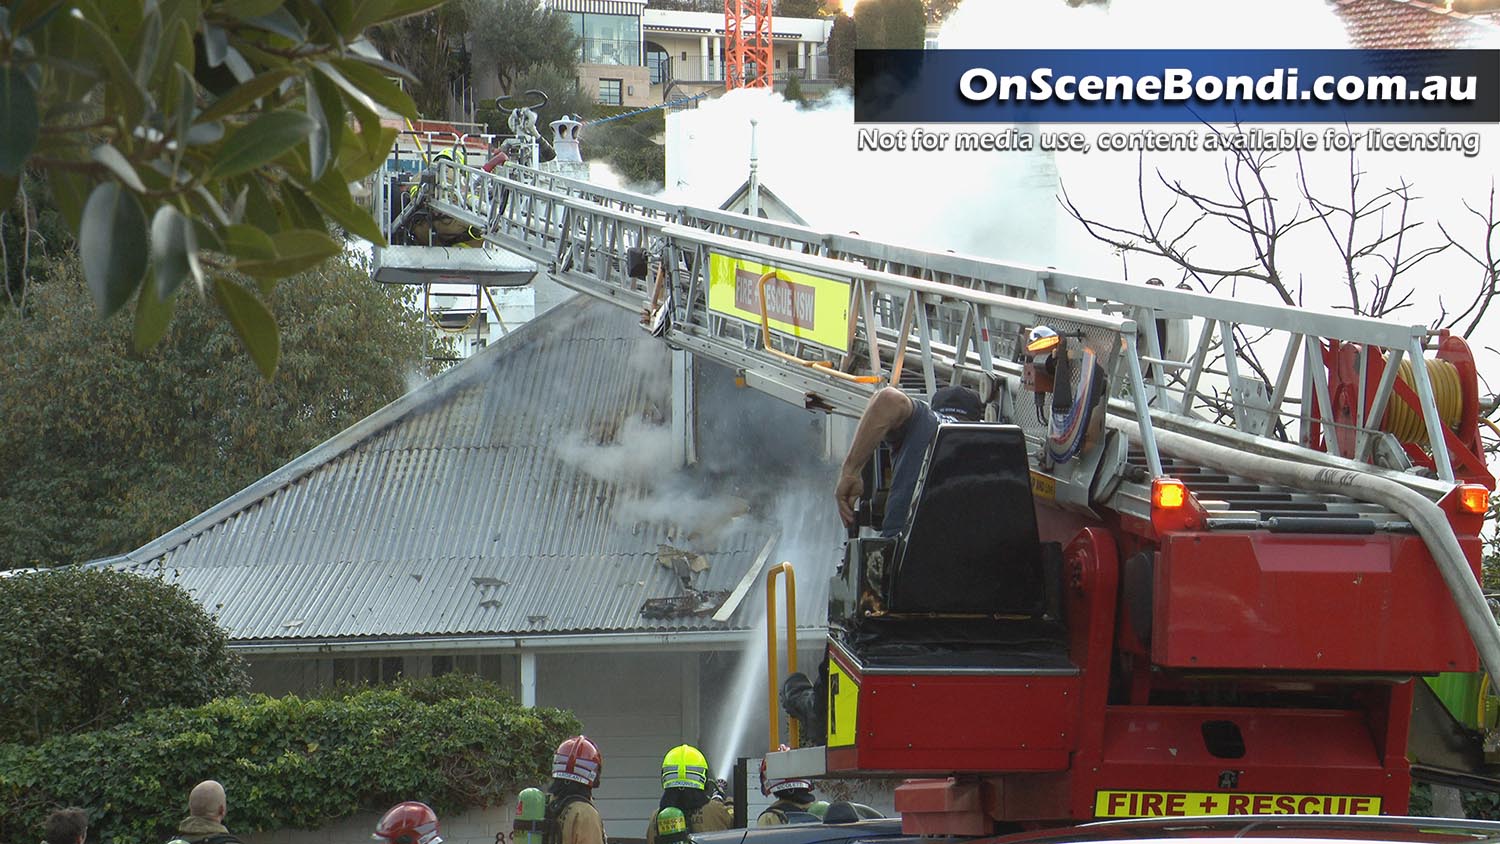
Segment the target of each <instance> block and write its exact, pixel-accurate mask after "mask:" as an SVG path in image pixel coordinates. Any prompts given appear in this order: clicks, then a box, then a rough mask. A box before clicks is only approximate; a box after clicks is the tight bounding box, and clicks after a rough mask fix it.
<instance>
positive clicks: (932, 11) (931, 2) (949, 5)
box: [922, 0, 1077, 23]
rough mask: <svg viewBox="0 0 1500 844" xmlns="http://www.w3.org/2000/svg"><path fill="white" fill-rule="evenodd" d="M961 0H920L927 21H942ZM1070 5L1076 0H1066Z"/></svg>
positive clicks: (1074, 3)
mask: <svg viewBox="0 0 1500 844" xmlns="http://www.w3.org/2000/svg"><path fill="white" fill-rule="evenodd" d="M960 2H962V0H922V6H923V8H924V9H925V10H926V13H927V22H928V23H942V21H943V20H944V19H945V18H947V17H948V16H949V15H951V14H953V10H955V9H957V8H958V4H959V3H960ZM1068 2H1069V3H1070V4H1072V5H1077V2H1076V0H1068Z"/></svg>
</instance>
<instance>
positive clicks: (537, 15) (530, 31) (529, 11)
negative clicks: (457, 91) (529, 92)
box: [465, 0, 579, 93]
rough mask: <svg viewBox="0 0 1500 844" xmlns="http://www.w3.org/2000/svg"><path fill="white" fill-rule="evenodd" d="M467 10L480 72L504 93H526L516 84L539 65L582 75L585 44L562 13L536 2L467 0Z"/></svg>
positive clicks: (527, 0) (533, 0) (470, 36)
mask: <svg viewBox="0 0 1500 844" xmlns="http://www.w3.org/2000/svg"><path fill="white" fill-rule="evenodd" d="M465 9H466V10H467V15H468V19H469V39H470V46H471V47H472V49H473V58H472V63H473V68H474V73H475V74H476V75H478V74H484V73H488V74H492V75H493V76H494V78H495V79H496V80H498V81H499V83H500V89H501V90H502V91H505V92H507V93H519V92H520V91H523V90H525V89H523V88H520V87H518V86H517V85H516V80H517V78H518V77H519V76H520V75H521V74H522V73H524V72H526V71H527V70H529V69H531V68H533V67H536V66H537V65H547V66H550V67H554V68H556V69H557V70H558V72H560V73H562V74H563V75H564V76H565V77H567V78H572V77H573V76H574V75H575V74H576V71H577V68H578V49H579V39H578V36H577V35H575V34H574V33H573V29H572V27H571V26H570V25H569V23H568V17H567V15H565V14H563V13H562V12H559V11H556V10H554V9H550V8H545V7H543V6H542V5H541V4H539V3H537V2H536V0H465Z"/></svg>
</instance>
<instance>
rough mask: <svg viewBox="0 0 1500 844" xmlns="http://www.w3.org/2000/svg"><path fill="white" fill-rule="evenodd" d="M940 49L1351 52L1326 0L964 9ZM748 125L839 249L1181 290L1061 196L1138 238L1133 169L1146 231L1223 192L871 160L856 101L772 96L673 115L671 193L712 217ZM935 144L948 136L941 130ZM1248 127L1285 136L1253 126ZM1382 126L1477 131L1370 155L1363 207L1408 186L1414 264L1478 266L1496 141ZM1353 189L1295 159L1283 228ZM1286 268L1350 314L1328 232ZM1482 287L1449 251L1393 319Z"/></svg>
mask: <svg viewBox="0 0 1500 844" xmlns="http://www.w3.org/2000/svg"><path fill="white" fill-rule="evenodd" d="M939 44H940V46H941V47H943V48H974V49H978V48H995V49H1005V48H1028V49H1048V48H1100V49H1103V48H1159V49H1172V48H1283V49H1300V48H1342V47H1347V46H1349V39H1348V35H1347V33H1346V31H1345V28H1344V25H1343V23H1342V21H1340V20H1339V18H1338V17H1337V16H1336V15H1335V14H1334V13H1333V11H1332V8H1331V7H1330V5H1329V4H1327V3H1326V2H1324V0H1265V1H1264V2H1258V3H1244V2H1241V0H1111V2H1109V3H1107V4H1086V5H1081V6H1077V7H1074V6H1070V5H1068V3H1067V2H1065V0H969V1H968V2H966V3H964V4H963V5H962V6H961V7H960V8H959V9H957V10H956V11H955V12H954V13H953V14H952V15H951V16H950V17H949V18H948V20H947V21H946V22H945V24H944V26H943V28H942V31H941V34H940V36H939ZM751 118H755V119H756V120H758V152H759V158H760V175H761V180H762V184H764V185H765V186H766V187H769V188H770V189H771V190H772V191H773V192H774V193H775V194H776V195H777V196H779V197H781V198H782V199H783V200H785V201H786V202H787V204H788V205H790V206H791V207H792V208H793V209H794V210H796V211H797V212H798V213H799V214H801V215H802V216H803V217H804V218H805V219H806V220H807V221H808V223H809V225H811V226H812V227H813V228H815V229H818V230H821V231H824V232H830V233H836V234H841V233H846V232H851V231H856V232H859V233H860V234H861V235H863V236H865V237H868V238H871V239H875V240H881V241H885V242H890V243H895V244H905V245H913V246H918V247H921V248H926V249H930V250H935V251H943V250H951V251H956V252H960V253H968V254H975V255H980V256H983V257H989V258H994V259H998V260H1003V261H1007V262H1012V263H1021V264H1033V265H1044V266H1054V267H1058V268H1059V269H1062V270H1065V271H1072V272H1077V273H1081V274H1088V275H1098V276H1103V277H1106V278H1120V277H1122V276H1126V275H1127V273H1128V278H1129V280H1132V281H1137V282H1144V281H1145V280H1146V279H1148V278H1151V277H1160V278H1163V279H1165V280H1166V281H1167V282H1168V283H1172V282H1175V281H1176V280H1178V278H1179V277H1180V271H1178V270H1177V269H1176V268H1174V267H1172V266H1169V265H1167V264H1166V263H1165V262H1160V261H1157V262H1153V261H1150V260H1147V259H1143V258H1141V257H1139V256H1134V257H1128V260H1127V261H1124V262H1122V259H1121V256H1119V255H1117V254H1115V253H1114V252H1113V251H1112V250H1111V249H1110V248H1109V247H1107V246H1105V245H1103V244H1101V243H1099V242H1098V241H1096V240H1094V239H1093V238H1091V237H1090V236H1089V235H1088V234H1087V233H1086V232H1084V231H1083V228H1082V226H1080V225H1079V224H1078V223H1077V222H1076V221H1075V220H1073V219H1072V218H1071V217H1069V216H1068V215H1067V214H1066V213H1065V211H1064V210H1063V209H1062V207H1061V205H1060V203H1059V201H1058V199H1059V188H1060V187H1066V190H1067V192H1068V195H1069V196H1070V197H1071V199H1072V200H1073V201H1074V202H1075V203H1076V204H1077V205H1078V206H1079V207H1080V208H1081V209H1082V211H1083V212H1084V214H1085V215H1086V216H1087V217H1089V218H1091V219H1095V220H1100V221H1104V222H1109V223H1113V224H1116V225H1119V226H1120V227H1122V228H1127V229H1129V228H1133V227H1138V226H1139V225H1140V215H1141V212H1140V193H1141V190H1140V186H1139V184H1138V168H1139V169H1140V172H1141V174H1142V178H1140V179H1139V181H1140V182H1143V183H1144V185H1145V196H1146V203H1147V205H1148V207H1149V209H1150V211H1151V214H1152V215H1153V217H1154V216H1157V215H1159V214H1160V213H1161V212H1162V211H1163V210H1165V209H1166V207H1167V206H1168V205H1169V204H1170V201H1171V196H1170V195H1169V194H1168V191H1167V189H1166V188H1165V187H1164V186H1163V184H1162V181H1161V180H1162V179H1165V180H1166V181H1167V182H1181V183H1182V184H1183V185H1184V186H1186V187H1187V188H1188V189H1190V190H1192V191H1194V192H1196V193H1200V194H1204V195H1209V196H1215V197H1222V196H1224V195H1225V194H1226V193H1227V190H1226V188H1225V178H1224V168H1225V162H1226V156H1225V155H1224V154H1222V153H1218V152H1207V151H1199V152H1172V153H1149V152H1148V153H1145V154H1143V155H1141V156H1139V157H1138V155H1137V154H1136V153H1132V152H1099V151H1097V150H1095V151H1091V152H1088V153H1058V154H1056V155H1055V156H1054V155H1052V154H1051V153H1042V152H1015V151H1006V152H986V153H976V152H964V153H957V152H947V153H932V152H913V151H892V152H877V151H860V150H858V149H857V134H858V130H859V128H860V125H858V124H855V123H854V119H853V108H852V104H851V103H850V101H849V99H848V97H847V96H840V95H834V96H832V97H829V98H827V99H826V100H825V101H824V102H823V103H822V104H821V105H820V106H818V107H816V108H812V109H806V108H798V107H797V106H796V105H795V104H792V103H788V102H786V101H784V100H783V99H781V98H780V97H778V96H776V95H774V94H767V93H765V92H761V91H735V92H731V93H730V94H727V95H726V96H724V97H722V98H720V99H719V100H716V101H711V102H709V103H706V104H705V105H703V106H702V107H701V108H698V109H696V110H694V111H689V112H682V113H679V114H674V115H671V116H669V119H668V160H667V195H668V196H669V197H671V198H673V199H674V200H677V201H683V202H686V203H691V204H694V205H699V206H705V205H707V206H717V205H718V204H719V203H721V202H722V201H723V200H724V199H726V198H727V197H728V196H729V195H730V194H731V193H732V192H733V191H734V190H735V189H736V188H737V187H738V186H739V185H741V184H742V183H743V182H744V181H745V179H746V177H747V176H748V172H749V153H750V119H751ZM865 125H866V126H868V125H867V124H865ZM886 128H892V129H896V128H910V127H905V126H899V127H898V126H891V127H886ZM927 128H929V129H931V130H934V131H942V130H944V129H945V128H947V127H943V126H933V127H927ZM964 128H987V129H990V130H998V129H1002V128H1004V127H1003V126H997V125H991V126H989V127H975V126H966V127H964ZM1036 128H1037V127H1035V126H1032V127H1025V130H1026V131H1036ZM1046 128H1047V129H1048V130H1053V129H1056V130H1077V131H1081V132H1084V133H1086V134H1087V135H1088V136H1090V137H1091V138H1092V137H1094V136H1095V135H1097V133H1099V132H1102V131H1126V132H1130V131H1140V130H1159V131H1192V132H1195V133H1199V134H1203V133H1206V132H1208V131H1209V130H1208V128H1207V127H1204V126H1201V125H1197V126H1195V125H1191V124H1154V125H1152V124H1130V125H1104V124H1080V125H1076V126H1052V125H1049V126H1048V127H1046ZM1221 128H1223V127H1221ZM1228 128H1233V127H1228ZM1245 128H1246V129H1249V128H1260V129H1268V130H1272V131H1274V130H1276V129H1280V128H1291V127H1281V126H1274V125H1265V124H1255V125H1254V126H1251V125H1247V126H1246V127H1245ZM1302 128H1304V129H1308V130H1311V131H1313V132H1316V133H1318V134H1320V135H1321V133H1322V132H1323V131H1324V130H1326V129H1328V128H1336V129H1338V130H1339V131H1345V130H1348V131H1352V132H1355V133H1360V134H1362V133H1363V132H1364V131H1366V130H1367V129H1368V128H1370V127H1367V126H1360V125H1355V126H1349V127H1346V126H1337V127H1330V126H1325V125H1322V124H1305V125H1303V127H1302ZM1380 128H1383V129H1387V130H1391V129H1402V130H1409V131H1417V132H1424V131H1431V130H1434V129H1437V128H1447V129H1449V130H1450V131H1479V132H1480V133H1481V135H1482V137H1481V141H1482V145H1481V151H1480V154H1479V155H1477V156H1474V157H1465V156H1464V155H1463V154H1461V153H1459V152H1429V153H1419V152H1368V151H1361V152H1359V153H1358V159H1357V169H1358V171H1359V172H1360V174H1361V175H1360V179H1361V191H1362V192H1363V193H1365V195H1367V196H1374V195H1376V194H1377V193H1378V192H1379V191H1381V190H1384V189H1387V188H1395V187H1399V186H1400V185H1401V184H1403V183H1405V184H1407V185H1410V186H1412V190H1411V194H1412V196H1413V197H1415V202H1414V203H1413V204H1412V205H1411V207H1410V208H1409V211H1408V222H1412V221H1421V223H1422V224H1421V225H1420V226H1419V227H1418V228H1416V229H1415V230H1414V231H1413V232H1412V233H1411V235H1410V236H1409V241H1408V244H1407V248H1406V249H1405V252H1406V254H1408V255H1410V254H1413V253H1414V252H1415V250H1417V249H1420V248H1422V247H1424V246H1432V245H1436V244H1439V243H1441V242H1442V232H1440V231H1439V230H1438V223H1439V222H1440V221H1441V222H1442V224H1443V225H1444V226H1446V227H1447V228H1448V230H1449V231H1450V232H1451V233H1453V234H1454V235H1455V236H1457V237H1460V238H1461V239H1464V240H1465V241H1466V245H1468V246H1469V247H1470V248H1471V249H1474V250H1475V251H1476V252H1478V253H1479V254H1483V252H1482V250H1483V246H1484V234H1485V233H1484V231H1483V227H1482V225H1481V224H1480V223H1479V221H1478V220H1476V219H1474V218H1473V216H1472V215H1471V214H1470V213H1469V211H1468V210H1467V209H1466V206H1468V207H1474V208H1481V209H1482V208H1486V207H1488V205H1489V193H1490V188H1491V185H1492V184H1493V180H1494V173H1495V170H1496V163H1497V162H1496V150H1497V148H1500V146H1497V145H1500V134H1497V132H1496V131H1495V128H1494V127H1491V126H1480V125H1478V124H1469V125H1465V126H1448V127H1435V126H1426V125H1414V124H1408V125H1403V126H1399V127H1397V126H1385V127H1380ZM1349 173H1350V162H1349V159H1348V156H1347V154H1345V153H1337V152H1331V151H1321V150H1320V151H1316V152H1311V153H1304V154H1303V165H1302V166H1299V165H1298V161H1297V159H1296V157H1295V156H1294V155H1292V154H1286V155H1283V156H1281V157H1280V158H1279V159H1278V161H1277V163H1276V166H1275V167H1274V168H1273V169H1272V170H1271V171H1270V172H1269V187H1270V190H1271V192H1272V194H1273V196H1275V197H1276V200H1275V201H1276V205H1277V213H1278V215H1279V216H1280V217H1281V219H1283V220H1287V219H1290V218H1291V217H1292V216H1293V215H1298V214H1300V215H1303V216H1308V215H1310V214H1311V213H1312V212H1311V210H1310V208H1309V203H1308V201H1307V200H1306V199H1305V198H1304V197H1303V195H1302V187H1301V184H1302V181H1303V180H1304V179H1305V180H1306V184H1307V187H1308V188H1309V189H1310V191H1311V192H1312V193H1313V195H1314V196H1316V197H1318V198H1319V199H1323V200H1332V201H1337V200H1339V199H1344V200H1345V201H1346V200H1347V193H1348V189H1349ZM1158 174H1160V175H1158ZM1397 210H1398V209H1397V207H1396V206H1392V207H1391V208H1390V209H1389V210H1388V212H1387V213H1386V214H1385V215H1384V217H1383V218H1381V217H1379V216H1376V217H1371V218H1370V219H1369V220H1368V221H1367V222H1366V223H1365V224H1364V227H1365V232H1364V234H1365V238H1364V239H1366V240H1371V239H1374V238H1375V237H1378V236H1379V235H1378V234H1377V232H1380V231H1381V230H1382V229H1381V227H1382V226H1383V227H1384V229H1383V230H1384V231H1385V232H1389V231H1392V230H1394V228H1395V227H1396V226H1397V225H1399V223H1398V222H1397V220H1396V212H1397ZM1177 219H1178V222H1177V223H1176V224H1175V225H1176V227H1177V228H1176V230H1180V229H1181V228H1182V227H1185V226H1186V225H1187V224H1188V223H1190V222H1191V220H1192V216H1184V215H1183V214H1182V212H1180V211H1179V212H1178V218H1177ZM1192 240H1193V241H1194V242H1195V243H1197V244H1198V245H1197V252H1196V253H1195V256H1196V257H1200V258H1203V259H1204V260H1205V262H1208V263H1212V264H1214V265H1218V266H1226V267H1232V266H1242V265H1244V264H1246V263H1248V262H1249V261H1251V260H1253V258H1254V254H1253V251H1252V247H1251V245H1250V244H1249V242H1248V241H1247V239H1246V238H1245V237H1244V236H1243V235H1242V234H1237V233H1235V232H1233V231H1231V230H1229V229H1228V227H1227V226H1226V225H1225V224H1222V223H1221V224H1219V227H1218V230H1215V229H1214V225H1213V224H1212V223H1211V222H1210V223H1205V224H1202V225H1200V226H1199V227H1198V228H1197V229H1195V231H1194V234H1193V238H1192ZM1279 258H1280V261H1279V263H1280V264H1281V265H1282V267H1283V268H1284V270H1285V271H1286V273H1287V274H1288V276H1289V277H1290V278H1291V280H1292V283H1293V285H1294V286H1299V285H1300V292H1301V295H1302V296H1303V297H1304V298H1303V301H1304V302H1305V304H1306V305H1308V306H1310V307H1313V308H1316V309H1319V310H1332V309H1334V308H1338V307H1341V306H1346V305H1347V303H1348V293H1347V285H1346V283H1345V280H1344V276H1343V269H1342V264H1341V261H1340V260H1339V259H1338V257H1337V255H1336V253H1335V252H1334V251H1333V249H1332V248H1331V242H1330V241H1329V236H1328V232H1327V231H1326V229H1324V228H1323V227H1322V225H1321V224H1320V223H1317V222H1313V223H1311V224H1308V225H1305V226H1303V227H1302V228H1301V229H1300V230H1298V231H1296V232H1294V233H1293V234H1292V235H1289V236H1288V237H1287V238H1286V241H1285V242H1284V243H1283V245H1282V251H1281V254H1280V255H1279ZM1368 263H1374V262H1373V261H1372V262H1368ZM1365 269H1367V270H1374V269H1376V267H1374V266H1367V267H1366V268H1365ZM1481 278H1482V274H1481V271H1480V270H1479V269H1478V268H1477V267H1474V266H1473V265H1472V264H1470V263H1469V262H1468V261H1467V259H1466V258H1464V256H1463V255H1462V254H1461V253H1459V252H1458V251H1457V250H1452V249H1450V250H1448V251H1447V252H1445V253H1443V254H1442V255H1439V256H1437V257H1436V258H1433V259H1429V260H1427V261H1425V262H1424V263H1423V264H1422V265H1421V266H1420V267H1419V268H1418V269H1416V270H1414V271H1413V272H1411V273H1410V274H1409V275H1408V279H1409V284H1410V285H1411V287H1412V288H1414V289H1415V290H1416V294H1415V295H1414V297H1413V300H1412V306H1411V307H1410V308H1408V309H1406V310H1403V311H1401V312H1399V313H1398V314H1397V315H1395V316H1394V317H1393V318H1395V319H1397V320H1398V321H1400V322H1403V323H1422V322H1427V321H1430V320H1432V319H1434V318H1436V317H1437V316H1438V315H1439V314H1440V313H1441V312H1442V311H1444V310H1446V311H1448V312H1453V311H1456V310H1458V309H1460V308H1461V307H1462V304H1463V303H1466V302H1467V300H1468V298H1470V297H1471V296H1472V293H1473V291H1474V289H1475V287H1476V285H1477V284H1478V283H1479V281H1480V280H1481ZM1225 293H1226V295H1230V294H1229V292H1228V291H1225ZM1232 295H1234V296H1236V297H1237V298H1247V299H1252V300H1260V301H1276V299H1275V298H1274V296H1273V295H1272V293H1271V291H1270V290H1269V289H1268V288H1265V287H1264V285H1258V284H1255V283H1241V284H1239V285H1237V286H1236V288H1235V290H1234V291H1233V293H1232ZM1496 363H1500V356H1490V357H1489V359H1487V360H1485V361H1482V362H1481V367H1480V368H1481V372H1483V370H1485V369H1487V368H1488V369H1495V368H1496Z"/></svg>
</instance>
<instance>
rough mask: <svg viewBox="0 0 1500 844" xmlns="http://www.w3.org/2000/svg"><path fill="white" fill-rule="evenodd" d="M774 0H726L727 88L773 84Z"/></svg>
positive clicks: (725, 72)
mask: <svg viewBox="0 0 1500 844" xmlns="http://www.w3.org/2000/svg"><path fill="white" fill-rule="evenodd" d="M771 2H772V0H724V56H725V58H724V87H725V89H726V90H729V91H733V90H734V89H736V88H769V87H771Z"/></svg>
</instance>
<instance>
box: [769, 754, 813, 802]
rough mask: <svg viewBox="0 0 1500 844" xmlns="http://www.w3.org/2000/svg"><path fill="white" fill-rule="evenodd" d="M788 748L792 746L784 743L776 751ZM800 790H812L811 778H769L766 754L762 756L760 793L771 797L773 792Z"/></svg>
mask: <svg viewBox="0 0 1500 844" xmlns="http://www.w3.org/2000/svg"><path fill="white" fill-rule="evenodd" d="M788 750H791V748H790V747H787V746H786V745H784V744H783V745H781V746H780V747H777V748H776V752H777V753H785V752H786V751H788ZM798 790H802V791H811V790H812V782H811V781H810V780H773V779H767V778H766V758H765V757H764V756H762V757H761V758H760V793H761V794H764V795H766V796H767V797H770V796H771V795H772V794H780V793H781V792H783V791H798Z"/></svg>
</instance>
